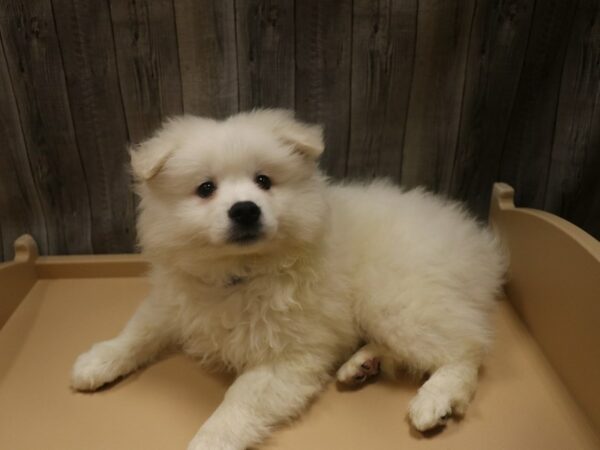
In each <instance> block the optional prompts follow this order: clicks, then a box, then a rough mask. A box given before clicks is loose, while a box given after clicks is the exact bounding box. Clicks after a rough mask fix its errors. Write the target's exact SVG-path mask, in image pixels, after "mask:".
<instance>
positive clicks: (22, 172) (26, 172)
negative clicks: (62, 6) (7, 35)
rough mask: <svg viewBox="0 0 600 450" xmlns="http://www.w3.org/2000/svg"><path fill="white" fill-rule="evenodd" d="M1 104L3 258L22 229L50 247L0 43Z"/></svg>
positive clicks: (0, 222)
mask: <svg viewBox="0 0 600 450" xmlns="http://www.w3.org/2000/svg"><path fill="white" fill-rule="evenodd" d="M0 44H2V43H1V37H0ZM0 104H1V105H2V107H1V108H0V142H2V150H0V237H1V238H0V260H1V259H12V258H13V256H14V255H13V242H14V240H15V239H16V238H17V237H19V236H20V235H21V234H23V233H29V234H31V235H32V236H33V237H34V238H35V239H36V241H37V242H38V246H39V248H40V250H41V251H45V252H47V251H48V241H47V237H46V224H45V220H44V214H43V212H42V207H41V205H40V199H39V195H38V193H37V192H36V189H35V183H34V181H33V176H32V173H31V167H30V166H29V159H28V155H27V148H26V146H25V139H24V137H23V131H22V130H21V123H20V118H19V110H18V107H17V102H16V100H15V97H14V94H13V88H12V82H11V79H10V76H9V73H8V67H7V63H6V58H5V55H4V48H3V45H0Z"/></svg>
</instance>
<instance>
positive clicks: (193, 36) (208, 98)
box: [175, 0, 238, 117]
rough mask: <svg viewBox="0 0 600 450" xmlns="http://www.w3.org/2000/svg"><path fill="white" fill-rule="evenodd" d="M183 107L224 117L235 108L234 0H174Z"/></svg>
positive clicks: (186, 110)
mask: <svg viewBox="0 0 600 450" xmlns="http://www.w3.org/2000/svg"><path fill="white" fill-rule="evenodd" d="M175 16H176V21H177V40H178V43H179V58H180V67H181V81H182V88H183V109H184V111H185V112H186V113H190V114H200V115H208V116H213V117H225V116H227V115H229V114H232V113H235V112H237V111H238V86H237V83H238V73H237V72H238V71H237V62H236V40H235V33H236V31H235V8H234V0H177V1H175Z"/></svg>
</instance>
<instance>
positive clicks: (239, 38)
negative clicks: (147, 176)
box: [0, 0, 600, 258]
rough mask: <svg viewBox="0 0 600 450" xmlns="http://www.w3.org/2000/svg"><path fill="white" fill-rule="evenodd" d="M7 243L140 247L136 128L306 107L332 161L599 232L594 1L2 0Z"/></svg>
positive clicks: (0, 161) (598, 57)
mask: <svg viewBox="0 0 600 450" xmlns="http://www.w3.org/2000/svg"><path fill="white" fill-rule="evenodd" d="M0 38H1V43H2V45H1V47H0V106H1V107H0V234H1V238H0V255H3V257H4V258H10V257H12V241H13V240H14V239H15V237H17V236H18V235H19V234H21V233H25V232H28V233H31V234H33V236H34V237H35V238H36V240H37V242H38V243H39V246H40V249H41V252H42V253H48V254H57V253H92V252H93V253H110V252H129V251H132V250H133V249H134V246H135V227H134V217H135V199H134V197H133V195H132V194H131V193H130V180H129V176H128V173H127V168H126V163H127V153H126V144H127V143H128V142H135V141H139V140H141V139H142V138H143V137H144V136H146V135H147V134H148V133H149V132H150V131H151V130H152V129H153V128H155V127H156V126H157V125H158V124H159V123H160V121H161V120H162V119H164V118H165V117H167V116H169V115H173V114H180V113H182V112H186V113H195V114H206V115H211V116H219V117H223V116H226V115H227V114H230V113H233V112H236V111H240V110H246V109H249V108H252V107H255V106H282V107H288V108H294V109H295V110H296V111H297V112H298V114H299V116H300V117H302V118H304V119H307V120H311V121H317V122H322V123H324V124H325V125H326V127H327V132H326V137H327V145H328V150H327V154H326V155H325V157H324V158H323V167H324V168H325V169H326V170H327V171H328V172H329V173H330V174H331V175H333V176H334V177H339V178H341V177H362V178H370V177H373V176H375V175H385V176H389V177H392V178H394V179H395V180H398V181H400V182H402V183H403V184H405V185H408V186H414V185H417V184H424V185H426V186H428V187H429V188H431V189H434V190H435V191H438V192H443V193H446V194H447V195H449V196H451V197H454V198H457V199H462V200H465V201H466V202H467V203H468V204H469V206H470V207H471V208H472V209H473V210H474V211H476V212H477V213H478V214H479V215H480V216H482V217H484V216H485V213H486V211H487V207H488V197H489V194H490V187H491V184H492V183H493V182H494V181H497V180H502V181H506V182H508V183H510V184H512V185H513V186H514V187H515V188H516V190H517V200H518V203H519V204H520V205H523V206H531V207H536V208H543V209H546V210H548V211H552V212H554V213H557V214H559V215H561V216H563V217H565V218H567V219H568V220H570V221H573V222H574V223H576V224H578V225H580V226H581V227H583V228H584V229H586V230H587V231H589V232H591V233H592V234H594V235H595V236H597V237H598V236H600V1H599V0H580V1H568V0H537V1H536V0H506V1H503V0H387V1H386V0H379V1H377V0H339V1H324V0H321V1H317V0H295V1H294V0H287V1H268V0H213V1H209V0H0Z"/></svg>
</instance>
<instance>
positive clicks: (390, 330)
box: [72, 110, 505, 450]
mask: <svg viewBox="0 0 600 450" xmlns="http://www.w3.org/2000/svg"><path fill="white" fill-rule="evenodd" d="M322 151H323V138H322V130H321V128H320V127H318V126H314V125H307V124H304V123H300V122H298V121H296V120H295V119H294V117H293V115H292V114H291V113H290V112H287V111H282V110H259V111H253V112H249V113H242V114H238V115H235V116H232V117H230V118H228V119H227V120H224V121H216V120H211V119H206V118H200V117H192V116H184V117H180V118H176V119H173V120H171V121H169V122H167V123H166V124H165V125H164V127H163V128H162V129H161V130H159V131H158V132H157V133H156V134H155V135H154V137H152V138H150V139H149V140H147V141H146V142H144V143H142V144H141V145H139V146H137V147H136V148H134V149H133V150H132V152H131V159H132V168H133V173H134V176H135V179H136V186H137V192H138V194H139V196H140V197H141V204H140V211H139V219H138V232H139V233H138V234H139V240H140V243H141V246H142V248H143V252H144V254H145V255H146V257H147V258H148V259H149V260H150V261H151V263H152V272H151V280H152V286H153V288H152V291H151V294H150V295H149V297H148V298H147V299H146V300H145V301H144V302H143V303H142V304H141V306H140V307H139V309H138V311H137V312H136V314H135V315H134V316H133V318H132V319H131V320H130V321H129V323H128V324H127V326H126V327H125V329H124V330H123V332H122V333H121V334H120V335H119V336H117V337H116V338H114V339H112V340H109V341H106V342H101V343H99V344H96V345H94V346H93V347H92V348H91V350H89V351H88V352H87V353H84V354H83V355H81V356H80V357H79V358H78V359H77V361H76V363H75V367H74V369H73V375H72V386H73V387H74V388H75V389H77V390H93V389H96V388H98V387H100V386H102V385H103V384H106V383H108V382H110V381H113V380H115V379H117V378H118V377H120V376H122V375H125V374H127V373H129V372H131V371H133V370H135V369H136V368H138V367H140V366H142V365H144V364H147V363H149V362H150V361H151V360H152V359H153V358H155V357H156V355H157V354H159V352H161V351H162V350H164V349H166V348H167V347H172V346H173V345H176V346H179V347H180V348H181V349H183V351H184V352H186V353H188V354H190V355H192V356H194V357H196V358H198V359H199V360H200V362H202V363H203V364H206V365H207V366H210V367H215V366H217V367H220V368H224V369H231V370H234V371H236V372H237V373H238V374H239V376H238V377H237V379H236V381H235V382H234V383H233V385H232V386H231V387H230V388H229V390H228V392H227V394H226V396H225V399H224V401H223V403H222V404H221V405H220V406H219V408H218V409H217V410H216V411H215V412H214V414H213V415H212V416H211V417H210V419H208V420H207V421H206V423H204V425H203V426H202V427H201V428H200V430H199V431H198V433H197V434H196V436H195V437H194V439H193V440H192V442H191V443H190V446H189V449H194V450H200V449H206V450H218V449H244V448H246V447H248V446H250V445H253V444H256V443H258V442H260V441H261V439H263V438H264V437H265V436H266V435H267V434H268V432H269V430H270V429H271V428H272V427H273V425H275V424H277V423H280V422H282V421H284V420H285V419H288V418H290V417H293V416H294V415H297V414H298V413H300V412H301V411H302V409H303V407H304V406H305V405H306V404H307V402H308V400H309V399H310V398H311V397H313V396H314V395H316V394H317V393H318V392H319V391H320V390H321V389H322V388H323V386H324V384H325V383H327V382H328V381H329V380H330V378H331V375H330V374H331V373H332V371H334V370H335V369H336V368H338V367H339V365H340V364H341V363H343V362H344V361H346V362H345V364H344V365H343V366H342V367H341V368H340V369H339V370H338V372H337V377H338V379H339V381H341V382H344V383H360V382H362V381H364V380H365V379H366V378H367V377H369V376H371V375H373V374H375V373H376V372H377V371H378V370H379V364H380V363H381V364H383V366H389V367H392V366H394V365H399V366H403V367H406V368H409V369H410V370H414V371H419V372H428V373H430V374H431V376H430V377H429V379H428V380H427V381H426V382H425V383H424V384H423V386H422V387H421V388H420V389H419V391H418V393H417V395H416V397H415V398H414V399H413V401H412V402H411V404H410V407H409V417H410V420H411V421H412V423H413V425H414V426H415V427H416V428H417V429H418V430H426V429H428V428H431V427H435V426H436V425H439V424H442V423H444V421H445V420H446V419H447V418H448V416H449V415H450V414H451V413H452V412H454V413H457V414H463V413H464V412H465V409H466V407H467V405H468V403H469V401H470V399H471V396H472V395H473V392H474V390H475V385H476V381H477V371H478V367H479V365H480V363H481V359H482V356H483V355H484V353H485V351H486V349H487V348H488V346H489V344H490V340H491V330H490V312H491V309H492V306H493V304H494V297H495V295H496V294H497V292H498V290H499V288H500V286H501V283H502V277H503V273H504V269H505V262H504V258H503V257H502V254H501V252H500V251H499V248H498V245H497V242H496V240H495V238H494V237H493V235H492V234H491V233H490V232H489V231H487V230H485V229H483V228H481V227H480V226H479V225H478V224H477V223H476V222H475V220H473V219H472V218H470V217H469V216H468V215H467V214H466V213H465V212H464V211H463V210H462V209H461V208H460V206H458V205H457V204H454V203H451V202H448V201H445V200H442V199H440V198H437V197H435V196H433V195H431V194H428V193H426V192H425V191H423V190H420V189H417V190H413V191H409V192H402V191H401V190H400V189H398V188H396V187H394V186H392V185H391V184H389V183H386V182H382V181H378V182H374V183H369V184H342V185H338V184H330V183H328V182H327V180H326V178H325V177H324V176H323V174H322V173H321V172H320V171H319V170H318V168H317V160H318V158H319V155H320V154H321V152H322ZM361 343H362V344H365V343H366V345H364V346H363V347H362V348H360V349H359V346H360V345H361ZM353 353H354V354H353ZM399 420H400V418H399Z"/></svg>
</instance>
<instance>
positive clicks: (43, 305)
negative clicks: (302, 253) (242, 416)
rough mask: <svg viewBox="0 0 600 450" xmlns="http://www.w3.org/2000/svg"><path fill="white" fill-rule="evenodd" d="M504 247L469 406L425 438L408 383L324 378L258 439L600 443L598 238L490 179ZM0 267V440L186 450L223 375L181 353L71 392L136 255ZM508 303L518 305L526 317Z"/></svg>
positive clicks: (28, 259)
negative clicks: (507, 260)
mask: <svg viewBox="0 0 600 450" xmlns="http://www.w3.org/2000/svg"><path fill="white" fill-rule="evenodd" d="M490 217H491V220H492V223H493V224H494V226H495V227H496V228H497V229H498V231H499V232H500V233H501V234H502V236H503V237H504V239H505V240H506V242H507V245H508V247H509V249H510V251H511V272H510V282H509V283H508V286H507V293H508V301H507V300H506V299H503V300H501V301H500V302H499V303H500V304H499V308H498V311H497V324H498V328H497V340H496V345H495V347H494V349H493V352H492V353H491V354H490V355H489V357H488V359H487V361H486V363H485V365H484V367H483V369H482V370H481V375H480V379H481V381H480V385H479V389H478V391H477V394H476V396H475V399H474V401H473V403H472V405H471V407H470V408H469V410H468V413H467V415H466V417H465V418H464V419H463V420H460V421H451V422H450V423H449V424H448V426H447V427H446V428H445V429H444V430H443V431H441V432H439V433H436V434H434V435H427V436H423V435H421V434H419V433H416V432H414V431H413V430H411V429H410V427H409V425H408V422H407V420H406V409H407V406H408V402H409V400H410V398H411V397H412V396H413V395H414V394H415V392H416V390H417V387H418V386H417V384H415V383H414V382H412V381H410V380H404V381H402V380H401V381H399V382H397V383H392V382H387V381H381V380H380V381H378V382H376V383H372V384H369V385H367V386H365V387H364V388H362V389H360V390H356V391H344V390H339V389H338V387H337V386H336V385H335V384H331V385H330V386H329V387H328V389H327V390H326V392H325V393H324V394H323V395H322V396H321V397H319V398H318V399H317V400H316V401H315V402H314V403H313V404H312V405H311V407H310V408H309V409H308V410H307V411H306V413H305V414H304V415H303V416H302V417H301V418H299V419H298V420H296V421H294V422H293V423H292V424H290V425H285V426H282V427H280V429H278V430H277V431H276V432H275V434H274V436H273V437H272V438H271V439H270V440H269V441H268V442H267V443H266V444H265V445H263V446H262V447H261V448H265V449H286V450H291V449H298V450H299V449H310V450H319V449H323V450H325V449H327V450H329V449H344V450H353V449H356V450H358V449H360V450H364V449H375V450H378V449H381V450H385V449H401V448H419V449H478V450H479V449H489V450H491V449H503V450H507V449H528V450H533V449H544V450H549V449H561V450H570V449H597V448H600V440H599V439H598V436H599V435H600V395H599V393H600V353H599V350H598V348H599V347H600V330H599V329H600V327H599V325H600V245H599V243H598V241H596V240H594V239H593V238H591V237H590V236H589V235H587V234H585V233H584V232H583V231H581V230H579V229H577V228H576V227H575V226H573V225H571V224H569V223H568V222H565V221H563V220H561V219H559V218H557V217H555V216H551V215H549V214H546V213H543V212H540V211H533V210H525V209H520V208H515V207H514V205H513V203H512V189H511V188H510V187H508V186H506V185H500V184H498V185H496V186H495V189H494V197H493V205H492V211H491V214H490ZM15 248H16V257H15V261H14V262H10V263H6V264H3V265H0V326H2V325H3V326H2V328H1V329H0V449H6V450H9V449H10V450H31V449H37V448H44V449H46V450H50V449H57V450H70V449H77V450H94V449H98V450H100V449H101V450H106V449H111V450H119V449H123V450H125V449H127V450H133V449H144V450H152V449H161V450H164V449H185V448H186V445H187V443H188V441H189V440H190V439H191V437H192V436H193V435H194V433H195V432H196V431H197V429H198V428H199V427H200V425H201V424H202V423H203V421H204V420H206V418H207V417H208V416H209V415H210V413H211V412H212V411H213V410H214V409H215V408H216V406H217V405H218V403H219V402H220V400H221V399H222V397H223V394H224V392H225V390H226V388H227V386H228V384H229V383H230V382H231V380H230V379H228V378H227V377H224V376H219V375H213V374H209V373H206V372H204V371H203V370H202V369H200V368H199V367H198V366H196V365H195V364H194V362H193V361H191V360H190V359H187V358H186V357H184V356H173V357H170V358H167V359H165V360H162V361H160V362H158V363H156V364H154V365H152V366H150V367H148V368H146V369H144V370H142V371H140V372H138V373H136V374H133V375H132V376H130V377H128V378H126V379H125V380H123V381H121V382H120V383H118V384H116V385H115V386H112V387H111V388H110V389H105V390H103V391H101V392H97V393H94V394H80V393H74V392H72V391H70V389H69V387H68V384H69V373H70V369H71V365H72V363H73V361H74V359H75V357H76V356H77V355H78V354H79V353H80V352H82V351H84V350H86V349H87V348H88V347H89V346H90V345H91V344H92V343H94V342H96V341H98V340H101V339H106V338H110V337H113V336H114V335H115V334H116V333H117V332H118V331H119V330H120V328H121V327H122V326H123V325H124V324H125V322H126V321H127V319H128V318H129V316H130V315H131V314H132V312H133V311H134V309H135V308H136V305H137V304H138V303H139V302H140V301H141V300H142V298H143V297H144V295H146V293H147V292H148V289H149V287H148V283H147V280H146V278H145V277H144V273H145V271H146V269H147V267H146V264H145V262H144V261H143V260H142V258H141V257H140V256H137V255H112V256H58V257H38V256H37V251H36V247H35V243H34V242H33V240H32V239H31V238H30V237H28V236H24V237H22V238H19V240H17V242H16V244H15ZM518 315H519V316H520V317H521V319H523V320H521V319H520V318H519V317H518Z"/></svg>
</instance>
